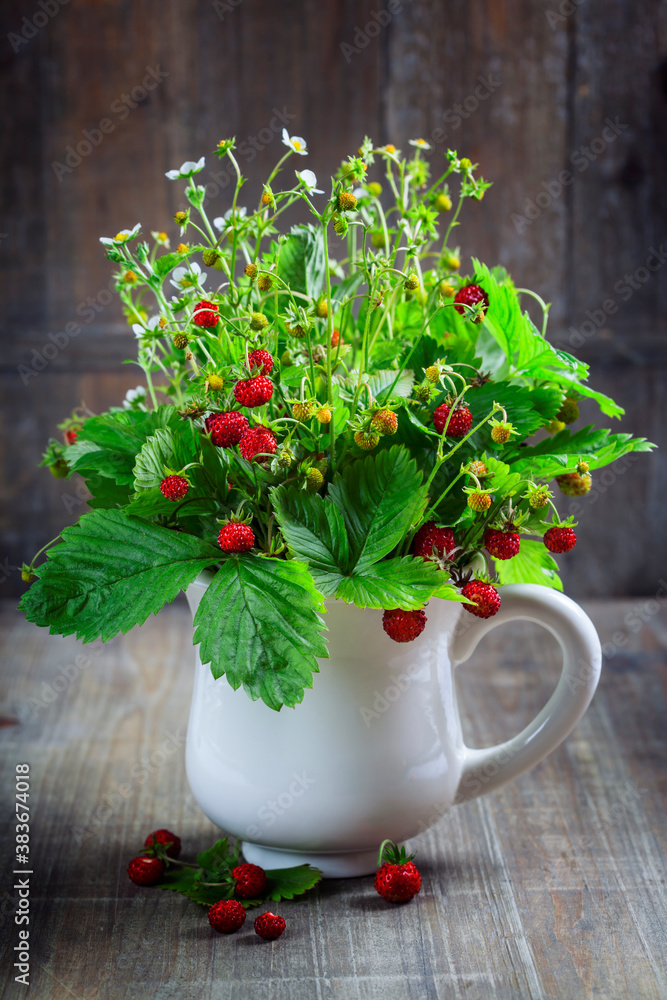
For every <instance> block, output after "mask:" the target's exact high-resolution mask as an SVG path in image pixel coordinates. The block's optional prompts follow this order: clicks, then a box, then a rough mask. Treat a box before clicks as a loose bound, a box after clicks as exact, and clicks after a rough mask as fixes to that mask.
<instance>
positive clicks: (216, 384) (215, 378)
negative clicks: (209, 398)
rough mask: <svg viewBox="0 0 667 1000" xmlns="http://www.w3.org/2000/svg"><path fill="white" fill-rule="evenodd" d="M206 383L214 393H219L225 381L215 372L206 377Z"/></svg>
mask: <svg viewBox="0 0 667 1000" xmlns="http://www.w3.org/2000/svg"><path fill="white" fill-rule="evenodd" d="M206 381H207V382H208V387H209V389H213V391H214V392H220V390H221V389H224V387H225V380H224V379H223V377H222V375H216V374H215V372H213V373H212V374H211V375H207V377H206Z"/></svg>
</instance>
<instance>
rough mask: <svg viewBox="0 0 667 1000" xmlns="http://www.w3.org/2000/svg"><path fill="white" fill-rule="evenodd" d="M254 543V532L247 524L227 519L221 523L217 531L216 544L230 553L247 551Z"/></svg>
mask: <svg viewBox="0 0 667 1000" xmlns="http://www.w3.org/2000/svg"><path fill="white" fill-rule="evenodd" d="M254 544H255V532H254V531H253V530H252V528H251V527H250V525H249V524H241V523H240V522H238V521H229V522H228V523H227V524H223V526H222V527H221V528H220V531H219V532H218V545H219V546H220V548H221V549H222V551H223V552H228V553H230V555H238V554H239V553H240V552H247V551H248V549H251V548H252V547H253V545H254Z"/></svg>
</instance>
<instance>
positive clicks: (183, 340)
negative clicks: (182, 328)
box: [172, 333, 189, 351]
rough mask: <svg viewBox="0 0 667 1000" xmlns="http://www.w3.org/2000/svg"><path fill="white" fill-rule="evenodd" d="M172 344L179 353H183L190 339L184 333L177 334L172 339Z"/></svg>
mask: <svg viewBox="0 0 667 1000" xmlns="http://www.w3.org/2000/svg"><path fill="white" fill-rule="evenodd" d="M172 343H173V345H174V347H175V348H176V350H177V351H183V350H185V348H186V347H187V346H188V343H189V341H188V338H187V337H186V336H185V334H184V333H175V334H174V336H173V338H172Z"/></svg>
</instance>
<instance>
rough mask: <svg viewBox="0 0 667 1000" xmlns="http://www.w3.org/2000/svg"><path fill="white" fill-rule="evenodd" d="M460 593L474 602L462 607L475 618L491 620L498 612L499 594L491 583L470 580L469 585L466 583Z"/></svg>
mask: <svg viewBox="0 0 667 1000" xmlns="http://www.w3.org/2000/svg"><path fill="white" fill-rule="evenodd" d="M461 593H462V594H463V596H464V597H467V598H468V600H470V601H474V602H475V603H474V604H464V605H463V607H464V608H465V609H466V611H469V612H470V614H471V615H474V616H475V618H493V616H494V615H497V614H498V612H499V611H500V594H499V593H498V591H497V590H496V588H495V587H494V586H493V584H491V583H484V582H483V581H482V580H471V581H470V583H466V585H465V587H463V589H462V590H461Z"/></svg>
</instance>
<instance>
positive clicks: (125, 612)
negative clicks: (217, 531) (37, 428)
mask: <svg viewBox="0 0 667 1000" xmlns="http://www.w3.org/2000/svg"><path fill="white" fill-rule="evenodd" d="M219 559H220V551H219V549H217V548H215V547H214V546H212V545H211V544H210V543H208V542H205V541H203V540H202V539H199V538H195V537H194V536H192V535H186V534H179V533H177V532H175V531H170V530H169V529H167V528H162V527H160V526H158V525H155V524H151V523H150V522H148V521H144V520H143V519H141V518H138V517H130V516H128V515H126V514H124V513H123V512H122V511H119V510H95V511H93V512H92V513H91V514H84V515H83V517H82V518H81V519H80V520H79V522H78V524H76V525H74V526H73V527H71V528H66V529H65V531H63V533H62V542H61V543H60V544H59V545H56V546H54V547H53V548H52V549H50V550H49V552H48V556H47V560H46V562H45V563H44V564H43V565H42V566H40V567H38V569H37V570H36V573H37V576H38V579H37V580H36V581H35V583H34V584H33V585H32V587H31V588H30V590H28V591H27V592H26V593H25V594H24V595H23V598H22V600H21V603H20V605H19V607H20V609H21V610H22V611H25V613H26V617H27V619H28V621H30V622H34V623H35V624H36V625H43V626H46V625H49V626H50V631H51V633H52V634H54V633H58V634H59V635H72V634H73V633H74V634H76V636H77V638H79V639H83V641H84V642H91V641H92V640H93V639H96V638H97V637H98V636H100V637H101V638H102V640H103V641H106V640H107V639H111V638H113V636H115V635H117V634H118V632H123V633H125V632H129V630H130V629H131V628H133V627H134V626H135V625H141V624H143V622H145V621H146V619H147V618H148V616H149V614H151V613H152V614H157V612H158V611H159V610H160V608H162V607H163V606H164V605H165V604H167V603H169V602H170V601H173V600H174V598H175V597H176V595H177V594H178V593H179V591H180V590H184V589H185V588H186V587H188V586H189V584H191V583H192V581H193V580H194V579H195V577H196V576H197V575H198V574H199V573H200V572H201V570H203V569H205V568H206V567H207V566H212V565H214V564H215V563H216V562H217V561H218V560H219Z"/></svg>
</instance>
